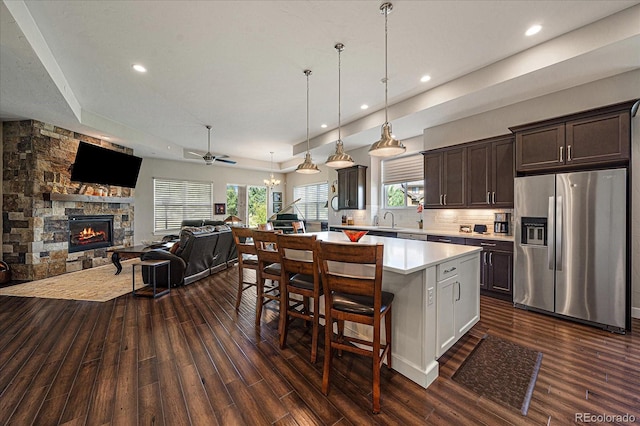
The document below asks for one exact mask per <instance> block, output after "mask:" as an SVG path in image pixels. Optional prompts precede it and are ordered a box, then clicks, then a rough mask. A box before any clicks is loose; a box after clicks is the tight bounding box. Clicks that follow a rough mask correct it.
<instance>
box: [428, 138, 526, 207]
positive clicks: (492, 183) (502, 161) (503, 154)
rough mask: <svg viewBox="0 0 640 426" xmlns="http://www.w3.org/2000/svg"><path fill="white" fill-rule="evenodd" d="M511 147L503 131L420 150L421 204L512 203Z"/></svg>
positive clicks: (509, 140)
mask: <svg viewBox="0 0 640 426" xmlns="http://www.w3.org/2000/svg"><path fill="white" fill-rule="evenodd" d="M513 151H514V149H513V135H503V136H497V137H494V138H489V139H483V140H480V141H474V142H469V143H465V144H462V145H454V146H452V147H449V148H441V149H436V150H433V151H425V152H423V155H424V188H425V189H424V191H425V195H424V200H425V203H424V206H425V207H426V208H452V207H469V208H497V207H499V208H510V207H513V179H514V175H515V172H514V165H513Z"/></svg>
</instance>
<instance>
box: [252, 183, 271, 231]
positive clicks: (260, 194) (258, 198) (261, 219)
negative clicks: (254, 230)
mask: <svg viewBox="0 0 640 426" xmlns="http://www.w3.org/2000/svg"><path fill="white" fill-rule="evenodd" d="M247 194H248V200H247V207H248V208H247V214H248V217H249V221H248V223H249V226H258V225H259V224H261V223H267V187H266V186H249V187H248V188H247Z"/></svg>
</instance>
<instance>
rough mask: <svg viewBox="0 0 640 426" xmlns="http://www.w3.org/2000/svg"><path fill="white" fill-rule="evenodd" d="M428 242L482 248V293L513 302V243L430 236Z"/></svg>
mask: <svg viewBox="0 0 640 426" xmlns="http://www.w3.org/2000/svg"><path fill="white" fill-rule="evenodd" d="M427 241H433V242H438V243H451V244H464V245H467V246H477V247H482V248H483V250H482V253H480V293H481V294H482V295H484V296H489V297H494V298H496V299H502V300H507V301H509V302H511V301H513V243H512V242H511V241H498V240H483V239H479V238H462V237H448V236H442V235H428V236H427Z"/></svg>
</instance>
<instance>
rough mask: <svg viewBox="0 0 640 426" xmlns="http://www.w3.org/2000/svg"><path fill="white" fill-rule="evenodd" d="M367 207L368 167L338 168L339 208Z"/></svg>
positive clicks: (358, 208)
mask: <svg viewBox="0 0 640 426" xmlns="http://www.w3.org/2000/svg"><path fill="white" fill-rule="evenodd" d="M366 207H367V167H366V166H352V167H347V168H345V169H339V170H338V210H364V209H365V208H366Z"/></svg>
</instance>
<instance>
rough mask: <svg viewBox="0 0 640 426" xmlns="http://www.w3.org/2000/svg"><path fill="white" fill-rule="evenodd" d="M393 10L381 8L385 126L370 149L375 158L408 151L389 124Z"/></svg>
mask: <svg viewBox="0 0 640 426" xmlns="http://www.w3.org/2000/svg"><path fill="white" fill-rule="evenodd" d="M391 10H393V5H392V4H391V3H383V4H382V5H381V6H380V13H382V14H384V80H383V81H384V124H383V125H382V132H381V133H382V135H381V137H380V140H379V141H377V142H375V143H374V144H373V145H371V148H369V155H373V156H374V157H388V156H390V155H397V154H402V153H403V152H405V151H406V149H407V148H406V147H405V146H404V145H403V144H402V142H400V141H398V140H396V139H394V137H393V136H392V135H391V124H390V123H389V117H388V112H387V109H388V106H387V104H388V101H387V97H388V95H387V92H388V90H387V85H388V81H389V76H388V73H387V17H388V16H389V14H390V13H391Z"/></svg>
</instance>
